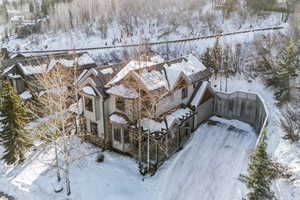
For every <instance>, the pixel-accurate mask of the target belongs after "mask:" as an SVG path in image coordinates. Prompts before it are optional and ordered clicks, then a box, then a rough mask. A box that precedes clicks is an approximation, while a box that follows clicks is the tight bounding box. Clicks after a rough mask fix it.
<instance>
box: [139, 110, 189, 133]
mask: <svg viewBox="0 0 300 200" xmlns="http://www.w3.org/2000/svg"><path fill="white" fill-rule="evenodd" d="M191 111H192V110H191V109H189V108H180V109H178V110H176V111H174V112H172V113H171V114H169V115H167V116H166V120H167V124H168V128H170V127H171V126H172V125H173V123H174V122H175V120H178V119H180V118H183V116H186V115H187V114H189V113H190V112H191ZM141 126H142V127H143V129H144V130H148V131H150V132H151V133H153V132H158V131H161V129H167V127H166V123H165V121H161V122H158V121H154V120H153V119H149V118H144V119H142V120H141Z"/></svg>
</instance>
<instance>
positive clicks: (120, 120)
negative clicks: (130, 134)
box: [109, 114, 128, 124]
mask: <svg viewBox="0 0 300 200" xmlns="http://www.w3.org/2000/svg"><path fill="white" fill-rule="evenodd" d="M109 120H110V121H112V122H115V123H118V124H127V123H128V122H127V120H126V119H125V118H124V117H122V116H121V115H118V114H112V115H111V116H110V117H109Z"/></svg>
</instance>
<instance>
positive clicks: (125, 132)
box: [123, 128, 129, 143]
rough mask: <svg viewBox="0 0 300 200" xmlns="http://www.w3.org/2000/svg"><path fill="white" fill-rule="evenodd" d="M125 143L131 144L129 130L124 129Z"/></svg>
mask: <svg viewBox="0 0 300 200" xmlns="http://www.w3.org/2000/svg"><path fill="white" fill-rule="evenodd" d="M123 134H124V135H123V136H124V143H129V132H128V129H127V128H126V129H124V133H123Z"/></svg>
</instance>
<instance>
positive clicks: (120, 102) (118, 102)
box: [116, 97, 125, 112]
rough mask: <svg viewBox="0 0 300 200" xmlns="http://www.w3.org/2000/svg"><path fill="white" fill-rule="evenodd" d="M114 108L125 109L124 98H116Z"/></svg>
mask: <svg viewBox="0 0 300 200" xmlns="http://www.w3.org/2000/svg"><path fill="white" fill-rule="evenodd" d="M116 108H117V109H118V110H120V111H123V112H124V111H125V100H124V99H123V98H120V97H117V98H116Z"/></svg>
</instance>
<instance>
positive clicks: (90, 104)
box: [84, 97, 93, 112]
mask: <svg viewBox="0 0 300 200" xmlns="http://www.w3.org/2000/svg"><path fill="white" fill-rule="evenodd" d="M84 102H85V109H86V110H87V111H90V112H93V100H92V99H91V98H88V97H85V98H84Z"/></svg>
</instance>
